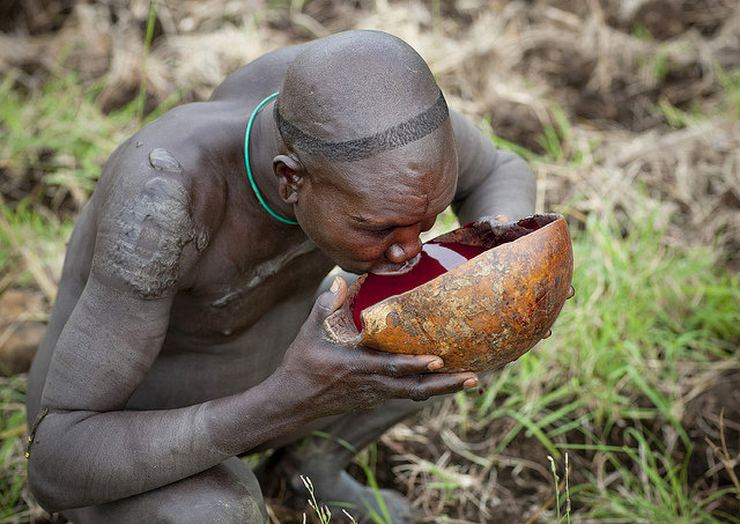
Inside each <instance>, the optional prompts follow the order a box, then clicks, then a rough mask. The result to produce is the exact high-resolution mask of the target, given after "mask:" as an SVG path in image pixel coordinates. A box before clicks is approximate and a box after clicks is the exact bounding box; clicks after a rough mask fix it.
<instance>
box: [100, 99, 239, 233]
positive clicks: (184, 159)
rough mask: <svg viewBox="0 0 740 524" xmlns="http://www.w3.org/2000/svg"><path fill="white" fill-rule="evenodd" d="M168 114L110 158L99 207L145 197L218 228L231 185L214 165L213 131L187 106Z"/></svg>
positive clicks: (102, 178)
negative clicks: (177, 207)
mask: <svg viewBox="0 0 740 524" xmlns="http://www.w3.org/2000/svg"><path fill="white" fill-rule="evenodd" d="M170 113H171V114H170ZM170 113H168V114H166V115H164V116H163V117H162V118H161V119H160V120H159V121H157V122H156V123H154V124H150V125H149V126H147V127H145V128H144V129H142V130H140V131H139V132H137V133H136V134H134V135H133V136H132V137H131V138H129V139H128V140H127V141H125V142H124V143H123V144H121V145H120V146H119V147H118V148H117V149H116V151H115V152H114V153H113V154H112V155H111V156H110V158H109V159H108V162H107V163H106V165H105V168H104V169H103V175H102V177H101V179H100V181H99V183H98V187H97V189H96V192H97V193H100V194H99V195H98V199H99V202H100V203H101V204H103V206H104V207H105V208H115V207H119V206H121V205H122V204H123V203H125V202H127V201H132V200H137V199H142V198H144V199H149V200H151V199H154V200H153V201H152V202H151V203H154V201H156V200H158V199H159V200H162V201H163V202H168V203H169V204H170V205H171V204H174V203H176V202H179V203H180V204H181V205H182V206H184V209H185V210H186V211H187V213H188V214H190V215H192V216H193V217H198V218H199V219H200V220H202V221H207V222H211V223H212V225H213V226H216V225H217V222H218V217H219V216H220V213H218V212H216V213H214V210H219V209H223V207H224V204H225V201H226V195H227V188H226V185H227V181H226V174H225V170H224V169H219V167H218V165H217V164H215V163H214V159H215V158H216V157H217V156H218V152H217V151H214V146H213V145H212V144H210V143H209V142H208V140H206V139H205V138H204V136H205V135H207V134H208V133H207V129H206V128H208V129H211V128H212V127H215V126H213V125H212V124H210V123H208V122H204V121H202V119H200V118H199V117H198V116H197V115H193V114H192V113H193V108H189V107H187V106H181V108H176V109H175V110H173V111H171V112H170ZM157 209H158V210H160V211H162V212H163V213H166V212H167V210H166V209H159V208H157ZM152 211H153V212H154V211H156V210H154V209H153V210H152Z"/></svg>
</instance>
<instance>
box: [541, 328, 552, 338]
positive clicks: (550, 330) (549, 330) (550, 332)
mask: <svg viewBox="0 0 740 524" xmlns="http://www.w3.org/2000/svg"><path fill="white" fill-rule="evenodd" d="M551 336H552V329H548V330H547V333H545V336H544V337H542V338H550V337H551Z"/></svg>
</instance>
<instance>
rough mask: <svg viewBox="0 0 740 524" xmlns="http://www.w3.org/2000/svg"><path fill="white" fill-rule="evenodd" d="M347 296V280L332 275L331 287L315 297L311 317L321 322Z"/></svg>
mask: <svg viewBox="0 0 740 524" xmlns="http://www.w3.org/2000/svg"><path fill="white" fill-rule="evenodd" d="M346 298H347V282H345V281H344V279H343V278H342V277H340V276H337V277H334V282H332V284H331V287H330V288H329V290H328V291H324V292H323V293H321V294H320V295H319V298H317V299H316V302H315V303H314V306H313V309H312V310H311V317H313V319H314V320H316V321H318V322H322V321H323V320H324V319H325V318H326V317H328V316H329V315H331V314H332V313H334V312H335V311H336V310H337V309H339V308H340V307H341V306H342V304H344V300H345V299H346Z"/></svg>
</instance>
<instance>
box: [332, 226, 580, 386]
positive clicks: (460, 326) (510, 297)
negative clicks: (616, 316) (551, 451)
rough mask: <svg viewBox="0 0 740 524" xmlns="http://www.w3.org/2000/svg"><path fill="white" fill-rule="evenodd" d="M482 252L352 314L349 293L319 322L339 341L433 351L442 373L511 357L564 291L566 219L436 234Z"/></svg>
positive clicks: (542, 332)
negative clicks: (359, 323) (357, 319)
mask: <svg viewBox="0 0 740 524" xmlns="http://www.w3.org/2000/svg"><path fill="white" fill-rule="evenodd" d="M433 242H457V243H460V244H468V245H474V246H480V247H483V248H485V249H487V251H484V252H483V253H481V254H480V255H478V256H476V257H474V258H471V259H470V260H468V261H467V262H465V263H463V264H461V265H459V266H457V267H455V268H453V269H452V270H451V271H449V272H447V273H444V274H442V275H440V276H438V277H436V278H434V279H432V280H430V281H429V282H426V283H425V284H422V285H421V286H419V287H416V288H414V289H411V290H409V291H407V292H405V293H402V294H400V295H395V296H391V297H389V298H386V299H385V300H382V301H380V302H378V303H377V304H375V305H373V306H370V307H368V308H366V309H365V310H364V311H362V313H361V319H362V325H363V329H362V332H360V333H358V332H357V328H356V327H355V324H354V322H353V320H352V305H353V301H354V297H355V296H356V294H357V292H358V291H359V289H360V287H361V286H362V284H363V282H364V280H365V278H366V276H365V275H363V276H361V277H360V278H358V279H357V280H356V281H355V282H353V283H352V285H351V286H350V288H349V293H348V296H347V300H345V302H344V305H343V306H342V307H341V308H340V309H339V310H338V311H336V312H334V313H333V314H332V315H331V316H329V317H328V318H327V319H326V321H325V323H324V326H325V329H326V332H327V334H328V336H329V337H330V338H331V339H333V340H334V341H335V342H337V343H339V344H342V345H346V346H364V347H368V348H372V349H376V350H380V351H387V352H391V353H407V354H417V355H438V356H440V357H441V358H442V360H443V361H444V362H445V368H443V371H485V370H492V369H497V368H500V367H502V366H503V365H505V364H507V363H509V362H512V361H514V360H516V359H517V358H519V357H520V356H521V355H522V354H524V353H525V352H527V351H528V350H529V349H531V348H532V347H533V346H534V345H535V344H536V343H537V342H539V341H540V340H541V339H542V338H544V337H546V336H547V334H548V332H549V330H550V327H551V326H552V324H553V323H554V322H555V319H556V318H557V316H558V314H559V313H560V310H561V308H562V307H563V304H564V302H565V300H566V298H568V296H569V291H570V285H571V278H572V275H573V251H572V245H571V239H570V234H569V233H568V227H567V223H566V221H565V220H564V219H563V217H562V216H560V215H556V214H543V215H533V216H531V217H527V218H524V219H522V220H519V221H518V222H511V223H506V224H500V225H498V224H490V223H487V222H481V223H474V224H472V225H471V226H468V227H464V228H460V229H457V230H455V231H452V232H451V233H447V234H445V235H442V236H440V237H437V238H435V239H434V240H433Z"/></svg>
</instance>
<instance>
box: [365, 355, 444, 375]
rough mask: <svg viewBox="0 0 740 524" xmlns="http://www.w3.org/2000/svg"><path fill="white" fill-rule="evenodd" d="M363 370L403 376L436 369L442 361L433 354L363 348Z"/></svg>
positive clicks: (440, 365)
mask: <svg viewBox="0 0 740 524" xmlns="http://www.w3.org/2000/svg"><path fill="white" fill-rule="evenodd" d="M361 355H362V357H361V359H362V365H363V368H364V369H363V370H364V371H366V372H368V373H374V374H377V375H385V376H388V377H405V376H408V375H419V374H421V373H429V372H430V371H437V370H438V369H442V368H443V367H444V365H445V364H444V361H443V360H442V359H441V358H440V357H437V356H435V355H403V354H396V353H384V352H382V351H373V350H371V349H364V350H363V351H362V353H361Z"/></svg>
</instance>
